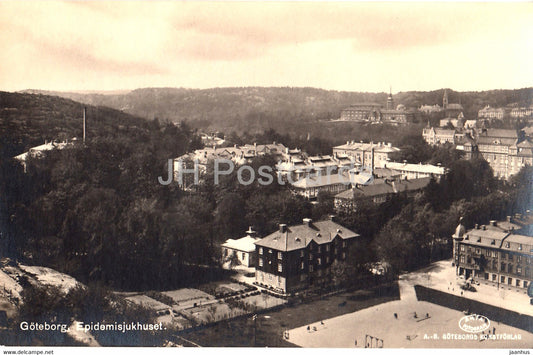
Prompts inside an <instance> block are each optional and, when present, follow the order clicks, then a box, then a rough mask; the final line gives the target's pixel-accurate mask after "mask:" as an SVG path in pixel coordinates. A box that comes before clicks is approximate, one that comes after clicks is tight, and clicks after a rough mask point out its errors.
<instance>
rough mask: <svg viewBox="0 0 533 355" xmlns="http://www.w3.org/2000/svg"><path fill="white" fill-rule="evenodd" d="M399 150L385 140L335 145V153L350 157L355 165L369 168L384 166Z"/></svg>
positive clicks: (348, 142)
mask: <svg viewBox="0 0 533 355" xmlns="http://www.w3.org/2000/svg"><path fill="white" fill-rule="evenodd" d="M399 151H400V149H399V148H396V147H393V146H392V144H391V143H385V142H378V143H374V142H370V143H365V142H355V141H347V142H346V144H343V145H338V146H336V147H333V154H334V155H336V156H347V157H350V158H352V161H353V162H354V164H355V165H357V166H362V167H363V168H367V169H373V168H383V167H384V166H385V164H387V162H388V161H389V160H391V155H392V154H393V153H396V152H399Z"/></svg>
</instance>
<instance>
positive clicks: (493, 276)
mask: <svg viewBox="0 0 533 355" xmlns="http://www.w3.org/2000/svg"><path fill="white" fill-rule="evenodd" d="M497 277H498V276H496V274H492V281H494V282H496V278H497Z"/></svg>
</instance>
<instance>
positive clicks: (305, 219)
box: [303, 218, 313, 227]
mask: <svg viewBox="0 0 533 355" xmlns="http://www.w3.org/2000/svg"><path fill="white" fill-rule="evenodd" d="M303 222H304V224H305V225H306V226H308V227H310V226H311V223H313V220H312V219H311V218H304V219H303Z"/></svg>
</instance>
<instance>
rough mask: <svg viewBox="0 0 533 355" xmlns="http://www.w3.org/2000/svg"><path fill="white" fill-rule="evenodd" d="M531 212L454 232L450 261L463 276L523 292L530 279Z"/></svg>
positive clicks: (532, 262)
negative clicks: (451, 259)
mask: <svg viewBox="0 0 533 355" xmlns="http://www.w3.org/2000/svg"><path fill="white" fill-rule="evenodd" d="M532 223H533V216H532V215H531V213H530V211H527V213H526V214H525V215H521V214H516V215H515V216H508V217H507V220H505V221H490V223H489V224H488V225H475V226H474V228H472V229H469V230H466V229H465V227H464V226H463V224H462V221H461V222H460V224H459V226H457V229H456V231H455V233H454V234H453V236H452V238H453V265H454V266H455V271H456V274H457V275H462V276H463V277H464V278H465V280H473V281H475V282H483V283H485V284H492V285H493V286H495V287H498V288H501V287H505V288H506V289H513V290H516V291H521V292H524V293H525V292H526V290H527V288H528V286H529V285H530V284H531V282H532V281H533V273H532V271H533V270H532V268H533V237H532V233H531V232H532V228H531V227H532Z"/></svg>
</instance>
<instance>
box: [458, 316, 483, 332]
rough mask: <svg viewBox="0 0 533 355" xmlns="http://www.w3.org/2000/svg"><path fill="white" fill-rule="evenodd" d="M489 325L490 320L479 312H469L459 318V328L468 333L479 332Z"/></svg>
mask: <svg viewBox="0 0 533 355" xmlns="http://www.w3.org/2000/svg"><path fill="white" fill-rule="evenodd" d="M489 327H490V320H489V319H488V318H487V317H485V316H482V315H479V314H471V315H468V316H464V317H463V318H461V319H459V328H461V329H462V330H464V331H465V332H468V333H481V332H482V331H484V330H487V329H489Z"/></svg>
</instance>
